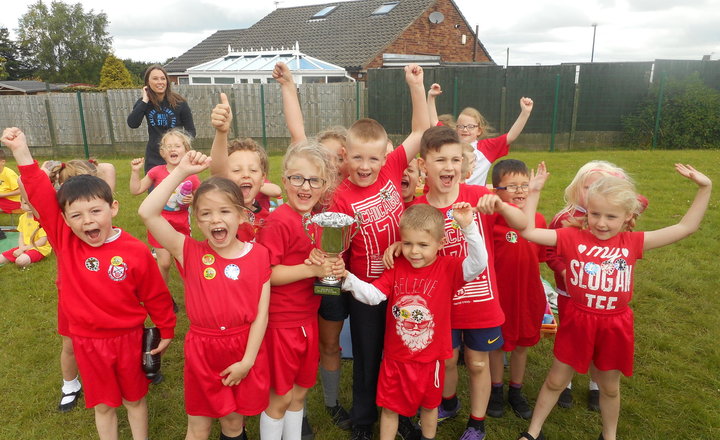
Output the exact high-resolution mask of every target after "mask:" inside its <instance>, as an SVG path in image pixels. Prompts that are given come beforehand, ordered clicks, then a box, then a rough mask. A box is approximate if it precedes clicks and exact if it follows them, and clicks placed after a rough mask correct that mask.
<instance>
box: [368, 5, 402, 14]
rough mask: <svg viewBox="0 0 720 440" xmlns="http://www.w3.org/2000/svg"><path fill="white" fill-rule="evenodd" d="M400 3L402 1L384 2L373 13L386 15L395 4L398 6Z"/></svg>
mask: <svg viewBox="0 0 720 440" xmlns="http://www.w3.org/2000/svg"><path fill="white" fill-rule="evenodd" d="M398 3H400V2H388V3H383V4H382V5H380V7H379V8H377V9H375V11H373V13H372V15H385V14H387V13H388V12H390V11H392V10H393V9H395V6H397V5H398Z"/></svg>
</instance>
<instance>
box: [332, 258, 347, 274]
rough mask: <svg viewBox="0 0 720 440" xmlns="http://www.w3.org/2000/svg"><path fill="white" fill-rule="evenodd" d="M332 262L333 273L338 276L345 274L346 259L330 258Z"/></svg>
mask: <svg viewBox="0 0 720 440" xmlns="http://www.w3.org/2000/svg"><path fill="white" fill-rule="evenodd" d="M328 260H329V261H330V262H331V263H332V275H333V276H334V277H336V278H342V277H344V276H345V272H346V271H345V260H343V259H342V258H340V257H334V258H328Z"/></svg>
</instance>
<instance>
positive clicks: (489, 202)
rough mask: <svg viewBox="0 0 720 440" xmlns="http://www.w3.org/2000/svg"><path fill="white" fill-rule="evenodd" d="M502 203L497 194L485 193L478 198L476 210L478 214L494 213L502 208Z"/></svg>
mask: <svg viewBox="0 0 720 440" xmlns="http://www.w3.org/2000/svg"><path fill="white" fill-rule="evenodd" d="M504 203H505V202H503V201H502V199H501V198H500V196H499V195H497V194H485V195H484V196H482V197H480V200H478V204H477V211H478V212H479V213H480V214H495V213H496V212H498V211H500V210H501V209H502V207H503V205H504Z"/></svg>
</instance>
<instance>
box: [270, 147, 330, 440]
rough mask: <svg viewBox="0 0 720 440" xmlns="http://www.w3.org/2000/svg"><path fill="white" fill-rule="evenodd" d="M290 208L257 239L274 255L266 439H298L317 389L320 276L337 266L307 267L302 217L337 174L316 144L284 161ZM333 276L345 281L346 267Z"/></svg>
mask: <svg viewBox="0 0 720 440" xmlns="http://www.w3.org/2000/svg"><path fill="white" fill-rule="evenodd" d="M282 169H283V177H282V181H283V186H284V187H285V192H286V197H285V203H284V204H282V205H280V206H279V207H278V208H277V209H276V210H275V211H273V212H272V213H271V214H270V215H269V216H268V218H267V223H266V224H265V227H264V228H262V229H261V230H260V231H259V233H258V237H257V241H258V243H260V244H262V245H264V246H265V247H267V248H268V250H269V251H270V264H271V265H272V276H271V284H272V287H271V295H270V311H269V318H268V329H267V334H266V337H265V343H266V344H267V350H268V355H269V362H270V367H269V373H270V404H269V405H268V407H267V409H266V410H265V411H264V412H263V413H262V415H261V416H260V437H261V438H263V440H274V439H277V440H279V439H280V438H281V437H282V438H283V439H284V440H299V439H300V433H301V431H302V419H303V406H304V403H305V396H306V395H307V392H308V390H309V389H310V388H312V387H313V386H314V385H315V378H316V376H317V371H318V362H319V357H320V353H319V350H318V324H317V322H318V321H317V316H318V307H319V306H320V296H319V295H314V294H313V282H314V278H315V277H323V276H328V275H330V274H333V272H332V267H333V263H332V262H331V261H330V260H329V259H328V261H327V262H326V264H324V265H322V266H320V265H306V264H304V262H305V259H306V258H308V256H309V254H310V251H311V250H312V249H313V244H312V242H311V241H310V238H309V237H308V235H307V234H306V231H305V229H304V227H303V216H305V215H310V214H312V212H313V209H314V208H315V207H316V206H318V205H319V204H322V203H323V202H324V200H323V199H324V198H326V197H328V195H329V191H330V189H331V185H332V183H333V182H334V181H335V176H336V173H337V171H336V170H335V169H334V168H333V166H332V162H331V160H330V155H329V154H328V153H327V151H326V150H325V149H324V148H323V147H322V146H320V145H319V144H317V143H301V144H298V145H293V146H290V147H289V148H288V151H287V153H286V154H285V157H284V159H283V168H282ZM335 266H336V269H335V272H334V274H335V275H337V276H342V274H343V269H342V263H341V262H340V263H336V265H335Z"/></svg>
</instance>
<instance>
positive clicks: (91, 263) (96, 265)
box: [85, 257, 100, 272]
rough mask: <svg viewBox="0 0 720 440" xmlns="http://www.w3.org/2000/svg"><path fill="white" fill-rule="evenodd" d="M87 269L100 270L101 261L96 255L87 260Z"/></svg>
mask: <svg viewBox="0 0 720 440" xmlns="http://www.w3.org/2000/svg"><path fill="white" fill-rule="evenodd" d="M85 269H87V270H89V271H91V272H97V271H99V270H100V261H98V259H97V258H95V257H90V258H88V259H87V260H85Z"/></svg>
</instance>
